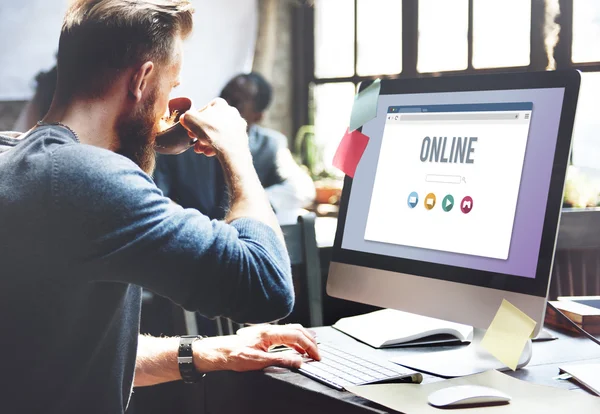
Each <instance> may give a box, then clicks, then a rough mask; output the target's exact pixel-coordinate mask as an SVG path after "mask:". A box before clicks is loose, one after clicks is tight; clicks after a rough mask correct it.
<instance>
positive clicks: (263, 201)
mask: <svg viewBox="0 0 600 414" xmlns="http://www.w3.org/2000/svg"><path fill="white" fill-rule="evenodd" d="M219 161H220V162H221V166H222V167H223V170H224V173H225V174H224V175H225V178H226V180H227V184H228V186H229V191H230V192H231V207H230V210H229V213H228V214H227V217H225V220H226V221H227V222H231V221H233V220H235V219H238V218H241V217H250V218H254V219H257V220H260V221H262V222H263V223H265V224H267V225H268V226H270V227H271V228H272V229H273V230H274V231H275V233H276V234H277V236H278V237H279V238H280V239H281V240H283V234H282V233H281V228H280V227H279V223H278V222H277V218H276V217H275V214H274V213H273V209H272V208H271V204H270V203H269V199H268V197H267V195H266V193H265V191H264V189H263V187H262V185H261V183H260V180H259V179H258V175H257V174H256V170H255V169H254V165H253V164H252V156H251V155H250V153H249V152H248V153H247V154H246V153H241V154H236V155H235V156H231V155H225V154H223V155H220V156H219Z"/></svg>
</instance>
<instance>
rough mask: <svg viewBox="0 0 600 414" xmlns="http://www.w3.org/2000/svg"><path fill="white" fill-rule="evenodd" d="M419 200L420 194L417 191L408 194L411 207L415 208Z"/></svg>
mask: <svg viewBox="0 0 600 414" xmlns="http://www.w3.org/2000/svg"><path fill="white" fill-rule="evenodd" d="M418 202H419V194H417V193H416V192H415V191H413V192H412V193H410V194H409V195H408V200H407V203H408V206H409V207H410V208H415V206H416V205H417V203H418Z"/></svg>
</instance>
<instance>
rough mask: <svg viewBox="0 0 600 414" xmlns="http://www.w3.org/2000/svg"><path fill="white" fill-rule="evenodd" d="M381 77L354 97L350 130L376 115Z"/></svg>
mask: <svg viewBox="0 0 600 414" xmlns="http://www.w3.org/2000/svg"><path fill="white" fill-rule="evenodd" d="M380 90H381V79H376V80H375V81H373V83H372V84H370V85H369V86H368V87H366V88H365V89H364V90H362V91H361V92H360V93H358V94H357V95H356V96H355V97H354V105H353V106H352V114H351V115H350V131H354V130H356V129H358V128H360V127H361V126H363V125H364V124H366V123H367V122H369V121H370V120H371V119H373V118H375V117H376V116H377V102H378V101H379V91H380Z"/></svg>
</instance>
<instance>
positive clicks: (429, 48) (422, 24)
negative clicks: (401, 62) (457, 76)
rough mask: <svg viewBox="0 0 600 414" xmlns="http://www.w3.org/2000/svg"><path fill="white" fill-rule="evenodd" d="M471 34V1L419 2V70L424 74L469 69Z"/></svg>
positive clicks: (428, 0)
mask: <svg viewBox="0 0 600 414" xmlns="http://www.w3.org/2000/svg"><path fill="white" fill-rule="evenodd" d="M448 22H452V24H450V25H449V24H448ZM468 31H469V2H468V0H450V1H447V0H419V53H418V58H417V70H418V71H419V72H422V73H424V72H441V71H448V70H463V69H466V68H467V66H468V64H467V62H468V38H467V34H468Z"/></svg>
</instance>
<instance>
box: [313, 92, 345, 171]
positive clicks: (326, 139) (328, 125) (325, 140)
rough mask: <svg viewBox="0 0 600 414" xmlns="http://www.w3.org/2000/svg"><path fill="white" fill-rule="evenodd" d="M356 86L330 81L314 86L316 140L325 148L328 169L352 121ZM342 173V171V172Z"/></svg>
mask: <svg viewBox="0 0 600 414" xmlns="http://www.w3.org/2000/svg"><path fill="white" fill-rule="evenodd" d="M355 91H356V87H355V86H354V84H353V83H350V82H344V83H328V84H324V85H315V86H313V88H312V93H313V102H314V121H315V141H316V144H317V145H318V146H319V147H320V148H322V150H323V162H324V164H325V165H324V167H325V168H326V169H330V168H331V163H332V161H333V155H334V154H335V150H336V149H337V147H338V145H339V143H340V140H341V139H342V137H343V136H344V133H345V132H346V128H348V124H349V123H350V113H351V112H352V105H353V104H354V94H355ZM340 175H342V173H340Z"/></svg>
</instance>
